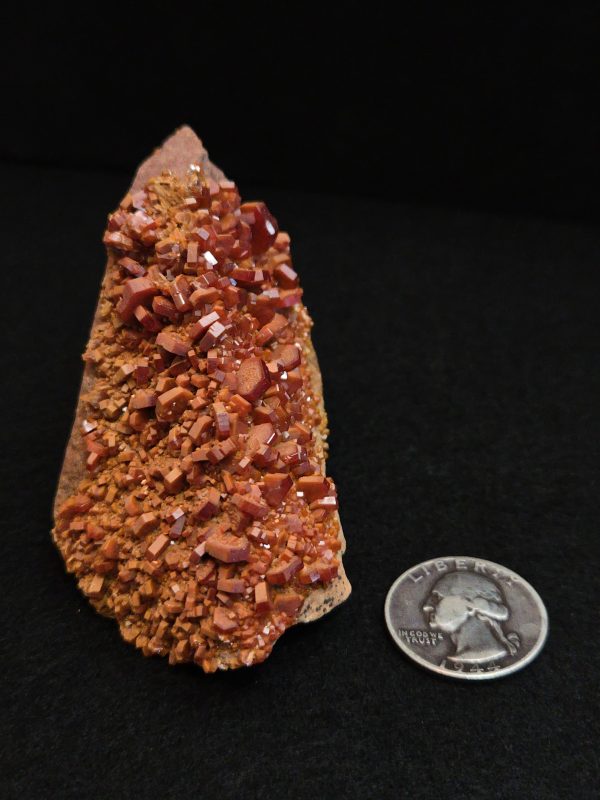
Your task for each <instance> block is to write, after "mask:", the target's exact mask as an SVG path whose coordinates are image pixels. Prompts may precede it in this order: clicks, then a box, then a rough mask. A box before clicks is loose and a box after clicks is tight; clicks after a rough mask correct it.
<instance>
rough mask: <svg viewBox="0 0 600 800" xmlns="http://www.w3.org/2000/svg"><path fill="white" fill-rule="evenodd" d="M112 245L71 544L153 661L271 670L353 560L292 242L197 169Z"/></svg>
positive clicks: (128, 214) (118, 216)
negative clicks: (312, 596)
mask: <svg viewBox="0 0 600 800" xmlns="http://www.w3.org/2000/svg"><path fill="white" fill-rule="evenodd" d="M104 241H105V243H106V245H107V247H108V248H109V253H110V254H111V256H112V258H111V261H110V265H109V272H108V276H107V280H106V282H105V286H104V289H103V296H102V299H101V304H100V321H99V322H98V323H97V324H96V326H95V328H94V331H93V335H92V339H91V340H90V343H89V346H88V349H87V351H86V354H85V356H84V358H85V360H86V361H87V362H89V363H91V364H93V367H94V375H95V380H94V383H93V386H92V388H91V390H90V391H88V392H87V393H86V395H85V396H84V398H83V401H84V402H85V425H84V426H83V429H82V430H81V433H80V435H81V436H82V437H83V439H84V441H85V447H86V452H87V454H88V455H87V469H88V476H87V478H85V479H83V480H82V481H81V482H80V484H79V486H78V487H77V491H76V493H75V494H74V495H73V496H71V497H69V498H68V499H67V500H66V501H65V502H64V503H63V504H62V506H61V508H60V510H59V513H58V517H57V524H56V529H55V537H56V539H57V543H58V544H59V547H60V549H61V551H62V552H63V555H64V556H65V560H66V563H67V567H68V569H69V570H70V571H72V572H74V573H75V574H76V576H77V577H78V579H79V583H80V585H81V587H82V589H83V591H84V592H85V593H86V594H87V595H88V597H90V598H91V599H92V601H93V602H94V605H95V606H96V607H97V608H98V609H99V610H101V611H102V612H104V613H107V614H110V615H113V616H115V617H116V618H117V620H118V621H119V623H120V626H121V630H122V633H123V636H124V638H125V639H126V640H127V641H130V642H133V643H135V645H136V646H137V647H139V648H141V649H142V650H143V651H144V653H146V654H157V653H160V654H168V655H169V660H170V662H171V663H179V662H185V661H195V662H196V663H198V664H199V665H200V666H202V668H203V669H204V670H206V671H213V670H214V669H216V668H217V667H218V666H224V665H225V666H228V667H235V666H240V665H242V664H252V663H256V662H260V661H262V660H264V659H265V658H266V656H267V655H268V654H269V652H270V651H271V649H272V647H273V644H274V642H275V641H276V640H277V638H278V637H279V636H280V635H281V633H282V632H283V631H284V630H285V629H286V628H287V627H289V626H290V625H291V624H293V623H294V622H295V620H296V618H297V616H298V614H299V612H300V609H301V607H302V604H303V601H304V599H305V598H306V596H307V594H309V593H310V592H311V591H312V590H313V589H314V588H315V585H321V586H323V585H324V584H327V583H328V582H330V581H332V580H334V579H335V578H336V575H337V574H338V569H339V555H340V554H339V551H340V548H341V537H340V529H339V522H338V521H336V517H337V515H336V514H335V510H336V509H337V499H336V490H335V486H334V484H333V482H332V481H331V479H330V478H328V477H325V476H324V475H323V474H322V466H323V462H324V453H323V445H322V442H321V440H319V441H318V442H317V441H316V439H315V436H314V433H313V432H314V431H317V430H322V429H323V424H324V423H323V421H322V420H321V418H320V411H319V409H320V407H321V405H320V397H319V396H318V394H317V392H318V387H316V386H314V385H311V383H310V370H309V365H308V364H307V362H306V354H307V342H308V341H309V340H308V334H309V329H310V324H311V323H310V319H309V317H308V315H307V313H306V311H305V309H304V307H303V306H301V305H298V304H299V303H300V300H301V289H299V288H298V276H297V274H296V272H295V271H294V269H293V267H292V262H291V258H290V253H289V237H288V236H287V235H286V234H284V233H280V232H278V228H277V222H276V220H275V219H274V217H273V216H272V215H271V214H270V212H269V210H268V209H267V207H266V205H265V204H264V203H262V202H255V203H243V204H240V197H239V193H238V190H237V188H236V186H235V184H233V183H232V182H230V181H221V182H216V181H215V180H213V179H212V178H208V177H204V175H203V173H202V171H201V170H199V169H198V168H196V169H194V170H192V171H191V172H190V173H189V174H188V176H187V177H186V178H185V179H183V178H181V179H180V178H177V177H175V176H174V175H171V174H168V173H165V174H162V175H159V176H156V177H155V178H153V179H151V180H149V181H148V183H147V185H146V186H144V187H143V189H141V190H139V191H136V192H135V194H134V195H127V196H126V197H125V199H124V200H123V201H122V203H121V205H120V207H119V208H118V209H117V210H116V211H115V212H114V214H112V215H111V216H110V217H109V222H108V227H107V231H106V234H105V237H104Z"/></svg>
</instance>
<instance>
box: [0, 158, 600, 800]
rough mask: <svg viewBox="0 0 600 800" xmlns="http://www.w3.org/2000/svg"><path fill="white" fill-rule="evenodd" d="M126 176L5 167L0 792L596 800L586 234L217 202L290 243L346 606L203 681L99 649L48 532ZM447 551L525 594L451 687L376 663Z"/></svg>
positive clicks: (592, 389)
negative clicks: (105, 239)
mask: <svg viewBox="0 0 600 800" xmlns="http://www.w3.org/2000/svg"><path fill="white" fill-rule="evenodd" d="M222 166H223V167H224V168H225V169H226V170H227V167H228V165H227V164H222ZM127 182H128V177H127V176H126V175H116V174H113V175H103V174H102V173H100V172H87V173H86V172H75V171H66V170H63V171H61V170H58V169H57V170H52V169H41V168H40V169H34V168H26V167H10V168H9V167H5V168H4V169H3V182H2V184H3V195H4V201H5V202H4V203H3V211H2V215H1V217H0V227H1V241H2V263H3V267H2V275H3V297H2V320H3V323H4V325H5V330H4V333H3V337H2V341H3V349H2V352H3V359H4V363H5V367H4V381H3V388H2V410H3V417H2V426H1V434H2V439H3V442H2V447H1V450H0V452H1V453H2V457H3V465H2V484H1V485H2V498H3V507H4V511H3V514H2V527H3V531H2V539H1V542H2V545H1V546H2V559H1V560H0V571H1V572H0V577H1V580H2V596H3V610H4V613H3V625H2V632H1V645H2V652H3V656H2V672H3V676H2V689H3V694H4V699H3V702H2V714H1V716H0V719H1V723H0V725H1V728H2V737H1V738H2V742H3V745H2V747H3V752H2V765H1V773H0V774H1V775H2V778H1V783H2V785H3V789H2V794H3V796H4V797H7V798H8V797H10V798H17V797H18V798H48V797H59V798H62V797H65V798H84V797H95V798H108V797H111V798H139V797H160V796H163V797H169V798H171V797H172V798H179V799H181V800H183V798H188V797H189V798H192V797H193V798H197V797H199V798H274V797H285V798H342V797H343V798H388V797H389V798H399V797H410V798H426V797H444V798H500V799H503V798H507V799H508V798H594V797H596V796H597V792H598V783H597V779H598V757H597V748H598V733H599V730H598V718H597V717H598V690H599V688H600V687H599V681H598V671H599V667H600V664H599V656H598V653H599V649H600V648H599V644H598V595H599V589H600V585H599V581H598V556H599V548H598V528H599V523H598V519H599V511H600V509H599V502H598V484H599V477H600V475H599V462H598V450H599V447H598V442H599V441H600V418H599V414H598V399H599V390H600V360H599V353H600V332H599V325H598V310H597V309H598V288H599V281H598V252H599V246H600V235H599V233H598V230H597V229H594V228H592V227H591V226H585V225H576V224H561V223H558V222H552V223H550V222H544V221H540V220H536V219H525V218H519V217H511V216H505V217H500V216H491V215H483V214H474V213H465V212H461V211H457V210H453V211H445V210H442V209H436V208H416V207H410V206H406V205H396V204H394V203H391V202H378V201H376V200H368V199H355V198H353V197H351V196H347V197H344V198H341V197H335V196H328V195H325V194H322V195H318V194H309V193H305V194H301V193H289V192H285V191H283V190H281V189H278V190H271V189H269V188H268V187H250V186H242V189H243V190H244V193H245V195H246V196H250V195H255V196H256V195H259V196H261V197H263V198H264V199H266V200H267V201H268V203H269V205H270V207H271V208H272V210H273V212H274V213H275V214H276V216H277V217H278V219H279V221H280V224H281V226H282V227H283V228H285V229H287V230H289V232H290V233H291V235H292V240H293V253H294V254H295V265H296V268H297V269H298V271H299V272H300V275H301V278H302V282H303V285H304V287H305V299H306V302H307V305H308V307H309V309H310V311H311V313H312V315H313V317H314V320H315V328H314V340H315V345H316V348H317V352H318V355H319V358H320V361H321V368H322V372H323V378H324V383H325V394H326V401H327V408H328V412H329V416H330V426H331V439H330V443H331V458H330V471H331V473H332V475H333V476H334V477H335V480H336V482H337V486H338V490H339V495H340V501H341V515H342V520H343V524H344V528H345V532H346V537H347V540H348V551H347V555H346V557H345V563H346V567H347V571H348V574H349V577H350V579H351V581H352V583H353V586H354V591H353V594H352V596H351V598H350V600H349V601H348V602H347V603H346V604H344V605H343V606H341V607H340V608H339V609H337V610H336V611H335V612H334V613H332V614H330V615H328V616H327V617H325V618H323V619H322V620H320V621H318V622H316V623H314V624H311V625H308V626H302V627H299V628H297V629H294V630H292V631H290V632H288V633H287V634H286V635H285V636H284V637H283V638H282V640H281V641H280V642H279V643H278V644H277V646H276V648H275V650H274V652H273V654H272V656H271V657H270V658H269V659H268V661H267V662H266V663H265V664H264V665H262V666H259V667H256V668H252V669H245V670H240V671H237V672H234V673H227V674H222V673H220V674H216V675H212V676H205V675H204V674H203V673H202V672H201V671H199V670H198V669H196V668H193V667H180V668H169V667H168V666H167V663H166V661H165V660H163V659H145V658H143V657H142V656H141V655H140V654H139V653H138V652H137V651H135V650H134V648H132V647H130V646H128V645H126V644H124V643H123V642H122V641H121V639H120V637H119V635H118V632H117V628H116V626H115V625H114V623H113V622H111V621H109V620H106V619H102V618H100V617H99V616H97V615H96V614H95V613H94V612H93V611H92V609H91V607H90V606H89V605H88V604H87V602H86V601H85V599H84V598H83V597H82V596H81V595H80V594H79V592H78V590H77V588H76V586H75V582H74V580H73V579H72V578H71V577H69V576H67V575H66V574H65V572H64V568H63V564H62V561H61V559H60V557H59V555H58V553H57V552H56V551H55V549H54V546H53V544H52V542H51V539H50V535H49V530H50V526H51V516H50V512H51V506H52V498H53V493H54V490H55V486H56V482H57V478H58V474H59V471H60V467H61V461H62V455H63V448H64V445H65V442H66V439H67V437H68V434H69V430H70V425H71V419H72V414H73V409H74V405H75V401H76V397H77V393H78V384H79V380H80V375H81V362H80V353H81V351H82V349H83V347H84V344H85V341H86V339H87V333H88V327H89V323H90V320H91V317H92V313H93V309H94V306H95V302H96V296H97V292H98V288H99V283H100V277H101V274H102V271H103V269H104V254H103V249H102V246H101V244H100V238H101V233H102V229H103V222H104V218H105V215H106V213H107V212H108V211H109V210H110V209H111V208H112V207H113V206H115V205H116V203H117V201H118V200H119V198H120V196H121V194H122V193H123V192H124V190H125V188H126V185H127ZM450 554H457V555H470V556H480V557H484V558H489V559H492V560H494V561H498V562H500V563H502V564H505V565H506V566H508V567H510V568H512V569H514V570H515V571H517V572H519V573H521V574H522V575H523V576H524V577H525V578H527V579H528V580H529V581H530V582H531V583H532V584H533V585H534V586H535V587H536V588H537V590H538V591H539V593H540V594H541V596H542V597H543V599H544V600H545V602H546V605H547V608H548V612H549V617H550V635H549V639H548V643H547V646H546V648H545V650H544V651H543V652H542V654H541V655H540V656H539V658H538V659H537V660H536V661H535V662H534V663H533V664H532V665H531V666H529V667H528V668H527V669H525V670H524V671H522V672H520V673H518V674H515V675H514V676H511V677H509V678H505V679H502V680H499V681H495V682H494V681H491V682H488V683H481V684H464V683H460V682H450V681H448V680H443V679H440V678H438V677H436V676H434V675H432V674H428V673H427V672H425V671H422V670H421V669H419V668H417V667H415V666H413V665H412V664H411V663H409V662H408V661H407V660H406V659H405V658H404V656H403V655H402V654H401V653H400V652H399V651H398V650H397V648H396V647H395V645H394V644H393V642H392V641H391V639H390V637H389V635H388V633H387V630H386V628H385V624H384V619H383V602H384V599H385V595H386V592H387V590H388V588H389V586H390V584H391V583H392V581H393V580H394V579H395V578H396V577H397V575H398V574H400V573H401V572H403V571H404V570H405V569H407V568H408V567H410V566H411V565H413V564H414V563H416V562H419V561H421V560H424V559H428V558H432V557H435V556H442V555H450Z"/></svg>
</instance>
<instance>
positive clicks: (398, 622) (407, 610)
mask: <svg viewBox="0 0 600 800" xmlns="http://www.w3.org/2000/svg"><path fill="white" fill-rule="evenodd" d="M385 620H386V623H387V626H388V628H389V631H390V633H391V635H392V637H393V639H394V641H395V642H396V644H397V645H398V647H399V648H400V649H401V650H402V651H403V652H404V653H406V655H407V656H409V658H411V659H412V660H413V661H416V663H417V664H420V665H421V666H422V667H425V668H426V669H429V670H431V671H433V672H437V673H438V674H440V675H447V676H449V677H452V678H461V679H466V680H487V679H488V678H499V677H502V676H503V675H509V674H510V673H512V672H516V671H517V670H519V669H521V668H522V667H524V666H526V665H527V664H529V663H531V661H533V659H534V658H535V657H536V656H537V655H538V653H539V652H540V650H541V649H542V647H543V646H544V643H545V641H546V636H547V633H548V615H547V613H546V609H545V607H544V604H543V602H542V600H541V598H540V596H539V595H538V593H537V592H536V591H535V589H534V588H533V587H532V586H531V585H530V584H529V583H527V581H526V580H524V579H523V578H521V576H520V575H517V573H516V572H513V571H512V570H510V569H507V568H506V567H503V566H501V565H500V564H495V563H494V562H493V561H487V560H486V559H483V558H470V557H467V556H447V557H444V558H434V559H432V560H431V561H423V562H422V563H421V564H417V566H415V567H412V569H409V570H407V571H406V572H404V573H403V574H402V575H400V577H399V578H398V579H397V580H396V581H394V583H393V584H392V587H391V588H390V590H389V592H388V595H387V598H386V601H385Z"/></svg>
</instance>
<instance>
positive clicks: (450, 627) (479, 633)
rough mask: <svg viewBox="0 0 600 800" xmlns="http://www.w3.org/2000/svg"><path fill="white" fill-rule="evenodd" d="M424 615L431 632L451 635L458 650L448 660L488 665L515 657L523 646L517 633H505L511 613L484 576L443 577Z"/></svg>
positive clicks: (447, 575) (424, 610) (435, 588)
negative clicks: (508, 656)
mask: <svg viewBox="0 0 600 800" xmlns="http://www.w3.org/2000/svg"><path fill="white" fill-rule="evenodd" d="M423 613H424V614H425V617H426V619H427V621H428V623H429V627H430V628H431V629H432V630H440V631H444V633H448V634H450V639H451V640H452V642H453V644H454V646H455V648H456V649H455V652H454V653H453V654H451V655H450V656H448V658H449V660H456V661H460V662H464V663H467V664H468V663H471V664H485V663H488V662H490V661H494V660H496V659H500V658H503V657H504V656H507V655H515V654H516V652H517V648H518V647H519V646H520V641H519V637H518V635H517V634H516V633H509V634H507V635H506V634H505V633H504V631H503V630H502V624H501V623H503V622H505V621H506V620H507V619H508V618H509V616H510V611H509V608H508V606H507V605H506V602H505V600H504V597H503V596H502V592H501V591H500V589H499V588H498V586H497V585H496V584H495V583H494V581H492V580H491V579H490V578H488V577H486V576H484V575H479V574H475V573H473V572H450V573H448V574H446V575H444V576H443V577H442V578H440V579H439V580H438V581H437V582H436V583H435V585H434V586H433V589H432V590H431V594H430V595H429V597H428V598H427V600H426V601H425V604H424V605H423Z"/></svg>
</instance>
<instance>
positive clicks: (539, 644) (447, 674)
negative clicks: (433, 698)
mask: <svg viewBox="0 0 600 800" xmlns="http://www.w3.org/2000/svg"><path fill="white" fill-rule="evenodd" d="M457 559H464V560H466V559H469V560H471V561H484V562H486V563H487V564H491V565H492V566H494V567H498V568H499V569H501V570H502V571H503V572H510V573H512V574H513V575H515V576H516V577H517V578H518V579H519V580H520V581H521V582H522V583H523V584H524V586H525V587H526V588H527V589H528V590H529V591H530V592H531V594H532V596H533V599H534V600H535V601H536V602H537V605H538V609H539V612H540V616H541V625H540V633H539V635H538V638H537V640H536V642H535V644H534V645H533V647H532V648H531V650H530V651H529V653H527V655H526V656H525V657H524V658H523V659H522V660H521V661H517V662H515V663H514V664H511V665H510V666H508V667H501V668H500V669H499V670H497V671H495V672H483V673H481V672H475V673H471V672H451V671H450V670H448V669H446V668H444V667H440V666H438V665H436V664H432V663H431V662H430V661H427V660H426V659H424V658H423V657H422V656H420V655H417V653H415V652H414V651H413V650H411V649H410V648H409V647H408V646H407V645H406V644H405V643H404V642H403V641H402V639H401V638H400V637H399V636H398V635H397V634H396V631H395V628H394V625H393V624H392V618H391V612H390V605H391V600H392V595H393V593H394V590H395V589H396V586H398V584H399V583H401V582H402V581H403V580H404V579H405V578H406V577H407V576H408V575H409V574H410V573H411V572H414V571H415V569H418V568H419V567H420V566H421V565H422V564H430V563H433V562H435V561H455V560H457ZM384 613H385V621H386V625H387V628H388V631H389V632H390V635H391V637H392V639H393V640H394V641H395V642H396V644H397V645H398V647H399V648H400V650H401V651H402V652H403V653H404V654H405V655H406V656H407V657H408V658H410V660H411V661H414V662H416V663H417V664H418V665H419V666H420V667H423V668H424V669H427V670H429V671H430V672H434V673H435V674H436V675H441V676H443V677H444V678H459V679H461V680H468V681H481V680H485V681H489V680H494V679H495V678H503V677H504V676H505V675H511V674H513V673H515V672H518V671H519V670H520V669H523V667H526V666H527V665H528V664H530V663H531V662H532V661H533V660H534V658H536V656H537V655H539V653H540V650H541V649H542V648H543V646H544V644H545V643H546V639H547V637H548V628H549V624H548V612H547V611H546V606H545V605H544V601H543V600H542V598H541V597H540V595H539V594H538V593H537V592H536V590H535V589H534V588H533V586H532V585H531V584H530V583H529V581H526V580H525V578H523V577H521V575H519V573H518V572H515V571H514V570H512V569H508V567H505V566H503V565H502V564H498V563H497V562H496V561H490V560H489V558H474V557H473V556H437V557H436V558H426V559H425V560H424V561H420V562H419V563H418V564H415V565H414V566H413V567H410V569H407V570H405V571H404V572H403V573H402V574H401V575H400V576H399V577H398V578H396V580H395V581H394V582H393V583H392V585H391V586H390V588H389V591H388V593H387V595H386V598H385V604H384Z"/></svg>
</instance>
